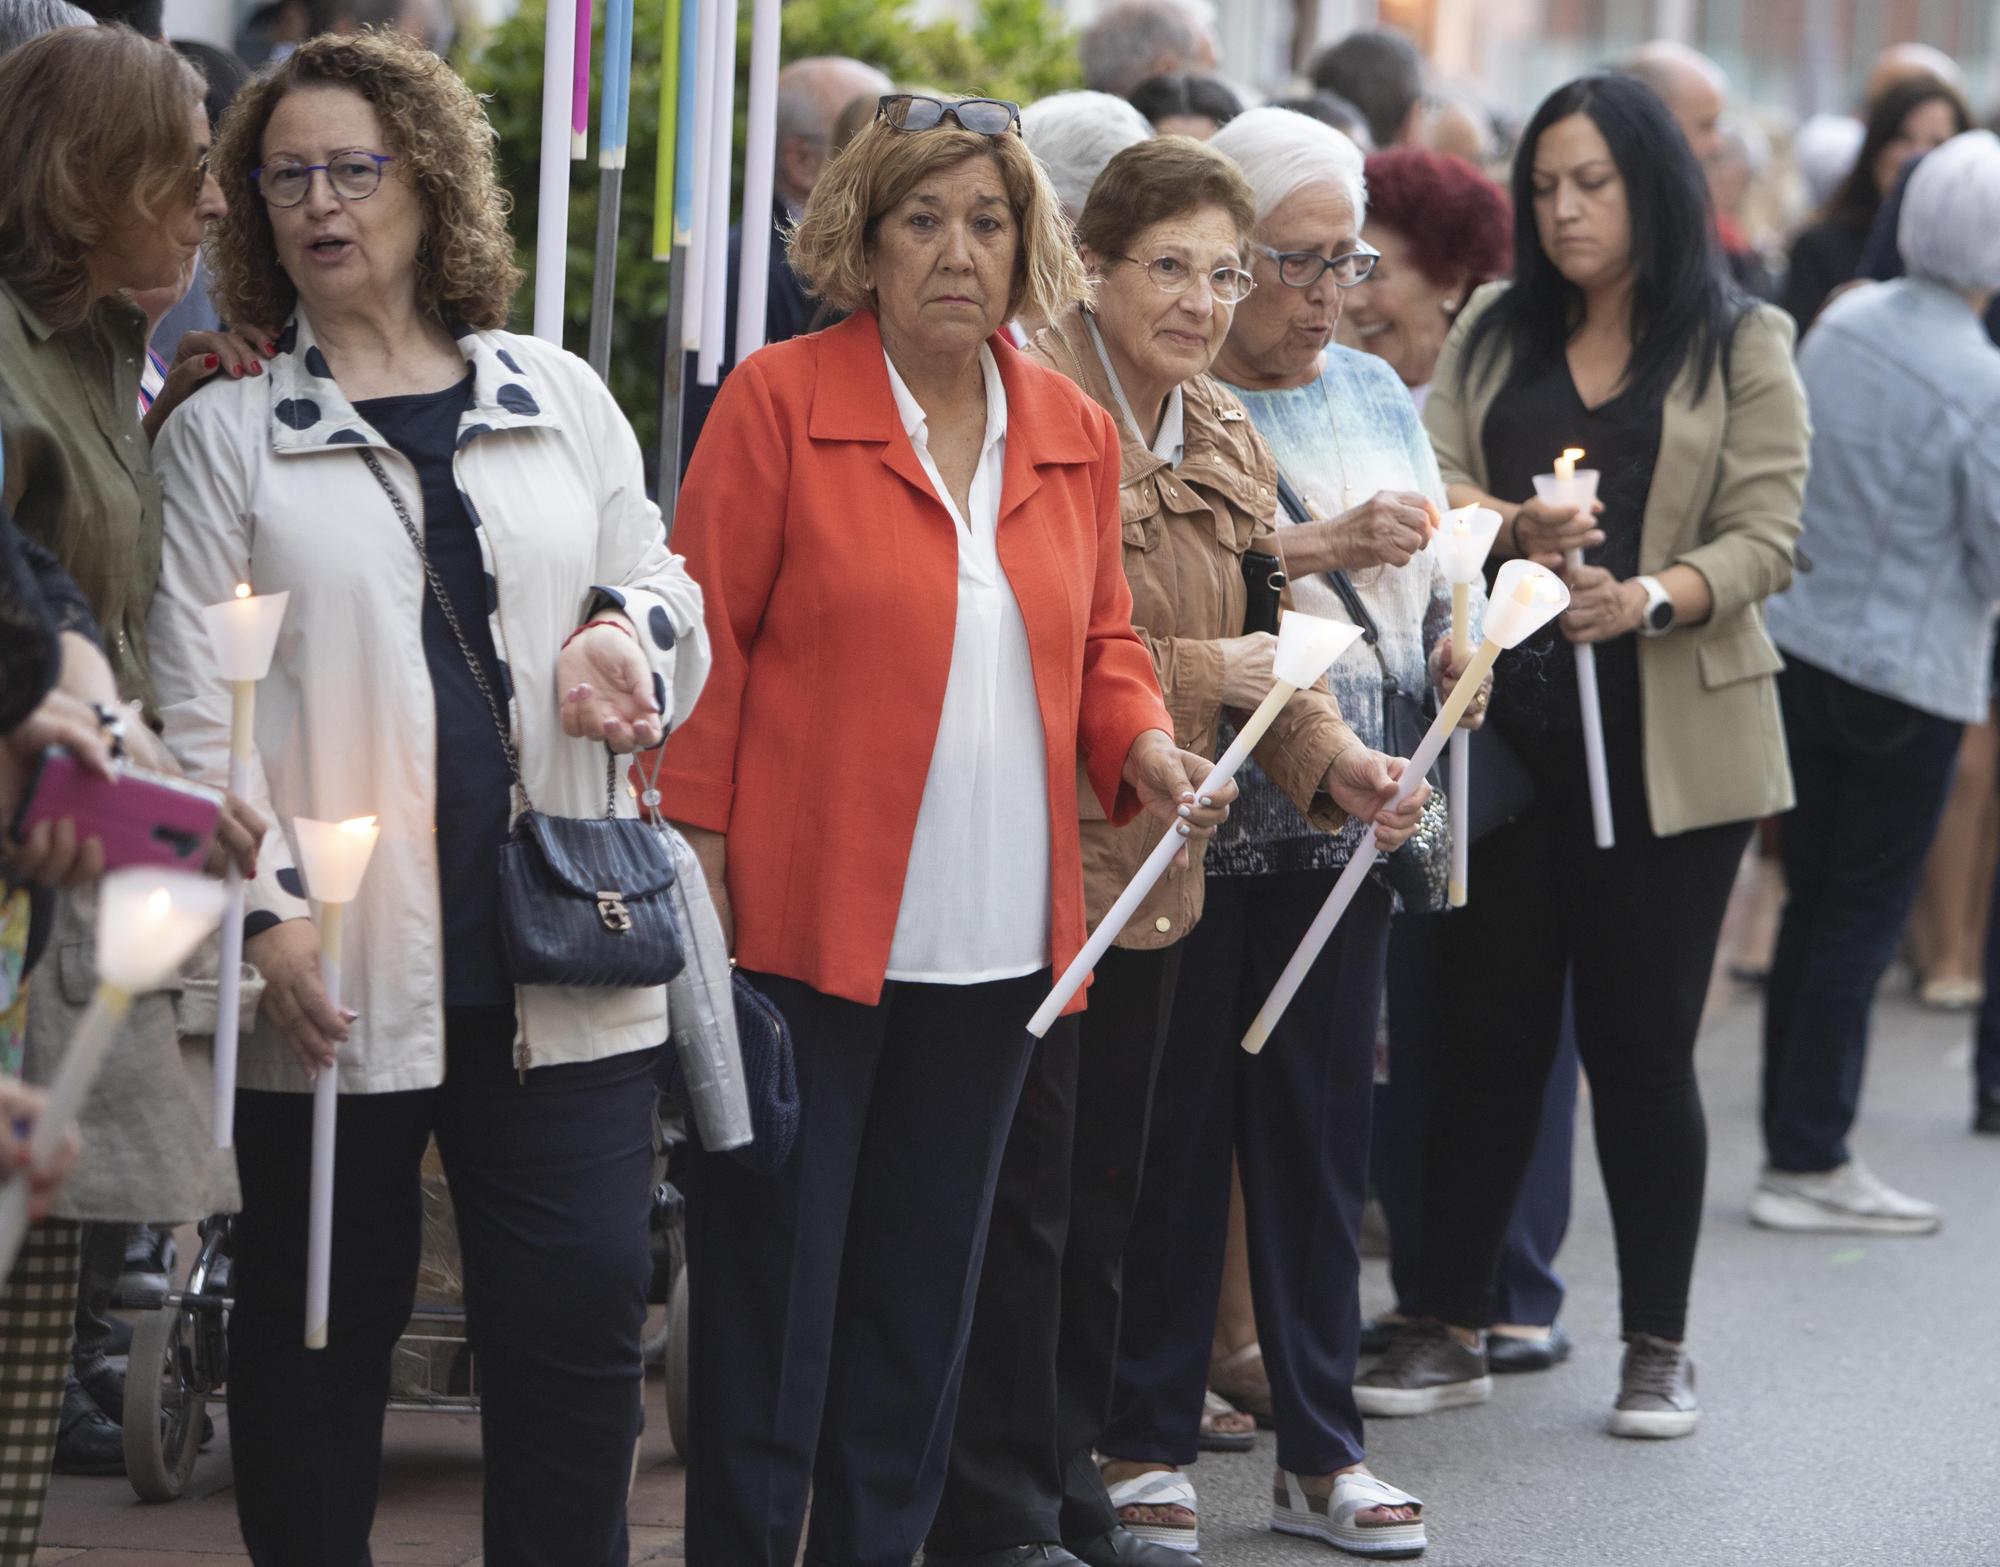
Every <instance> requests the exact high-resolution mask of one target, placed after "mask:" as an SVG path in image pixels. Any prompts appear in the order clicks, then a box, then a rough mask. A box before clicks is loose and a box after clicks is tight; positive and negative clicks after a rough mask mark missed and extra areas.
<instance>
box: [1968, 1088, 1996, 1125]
mask: <svg viewBox="0 0 2000 1567" xmlns="http://www.w3.org/2000/svg"><path fill="white" fill-rule="evenodd" d="M1972 1129H1973V1130H1974V1131H1975V1132H1986V1133H1988V1134H1991V1133H1995V1132H2000V1094H1981V1095H1980V1096H1979V1099H1978V1102H1977V1103H1976V1104H1975V1105H1974V1106H1973V1109H1972Z"/></svg>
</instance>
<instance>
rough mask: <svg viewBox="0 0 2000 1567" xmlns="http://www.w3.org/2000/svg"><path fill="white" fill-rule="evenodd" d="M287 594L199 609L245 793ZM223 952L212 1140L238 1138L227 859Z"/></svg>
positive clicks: (233, 927) (232, 779) (236, 1012)
mask: <svg viewBox="0 0 2000 1567" xmlns="http://www.w3.org/2000/svg"><path fill="white" fill-rule="evenodd" d="M290 600H291V594H289V593H265V594H253V593H252V592H251V591H250V584H249V583H247V582H239V583H238V584H237V585H236V596H235V597H234V598H230V599H225V600H224V601H223V602H222V603H220V604H210V605H208V606H207V607H206V608H204V609H203V610H202V612H201V619H202V624H203V625H204V626H205V627H206V628H207V630H208V643H209V647H210V648H211V649H212V650H213V651H214V653H215V665H216V669H217V670H218V671H219V672H220V674H221V675H222V678H223V680H224V681H226V682H227V683H228V685H229V689H230V695H231V697H232V699H233V700H232V704H231V712H230V721H229V789H230V792H231V793H232V794H235V795H237V796H238V797H243V796H247V795H248V794H249V793H250V757H251V753H252V751H253V750H254V749H255V747H256V720H257V682H258V681H260V680H262V679H263V678H264V676H265V675H267V674H269V673H270V671H271V654H272V652H273V651H274V650H275V649H276V648H277V645H278V628H279V626H280V625H281V624H283V622H284V618H285V605H286V604H287V603H288V602H290ZM224 889H225V891H226V893H227V897H228V902H227V903H226V905H225V906H224V908H223V911H222V954H221V957H220V959H219V961H218V965H217V968H216V974H215V1045H214V1055H215V1105H214V1126H215V1146H216V1147H218V1148H228V1147H231V1146H233V1145H234V1144H235V1141H236V1045H237V1028H238V1024H239V1022H240V1020H241V1014H242V990H243V872H242V870H241V869H240V868H239V867H238V866H237V865H236V864H235V862H234V861H232V862H231V863H230V866H229V875H228V879H227V880H226V881H225V883H224Z"/></svg>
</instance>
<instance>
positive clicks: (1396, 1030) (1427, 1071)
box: [1371, 914, 1578, 1327]
mask: <svg viewBox="0 0 2000 1567" xmlns="http://www.w3.org/2000/svg"><path fill="white" fill-rule="evenodd" d="M1449 918H1450V916H1449V915H1446V914H1432V915H1422V914H1402V915H1398V916H1397V917H1396V920H1395V922H1394V923H1393V924H1392V925H1391V927H1390V930H1389V1081H1388V1082H1387V1083H1385V1084H1383V1085H1382V1086H1381V1087H1380V1088H1379V1089H1378V1090H1377V1093H1376V1101H1375V1142H1374V1150H1373V1153H1372V1155H1371V1159H1372V1163H1373V1173H1374V1178H1375V1194H1376V1196H1377V1197H1379V1198H1380V1199H1381V1202H1382V1211H1383V1213H1384V1215H1385V1216H1386V1217H1387V1218H1388V1221H1389V1281H1390V1283H1391V1284H1392V1285H1394V1286H1395V1290H1396V1310H1397V1311H1398V1312H1399V1313H1401V1314H1402V1315H1404V1316H1409V1315H1412V1314H1413V1313H1414V1312H1415V1311H1416V1303H1417V1299H1418V1296H1419V1294H1420V1293H1421V1284H1420V1280H1421V1278H1422V1272H1421V1267H1422V1257H1423V1212H1424V1136H1425V1131H1424V1128H1425V1124H1426V1122H1425V1117H1426V1114H1427V1111H1426V1109H1425V1105H1426V1103H1427V1102H1428V1095H1429V1092H1430V1080H1431V1078H1432V1076H1433V1075H1434V1074H1435V1073H1437V1072H1438V1071H1439V1070H1441V1067H1440V1063H1441V1061H1442V1060H1443V1050H1444V1040H1443V1034H1442V1029H1443V1024H1442V1021H1441V1017H1440V1011H1439V1007H1438V998H1439V995H1440V993H1441V988H1442V986H1443V985H1444V983H1445V981H1444V980H1443V979H1442V977H1441V974H1440V970H1439V967H1438V960H1437V951H1438V935H1439V928H1440V926H1439V922H1440V921H1442V920H1445V919H1449ZM1577 1075H1578V1067H1577V1059H1576V1015H1575V1008H1574V1006H1572V1005H1571V1004H1570V1003H1569V1001H1568V1000H1567V998H1565V1001H1564V1004H1563V1026H1562V1038H1561V1041H1560V1042H1559V1044H1558V1046H1557V1049H1556V1059H1555V1064H1554V1065H1553V1066H1552V1067H1551V1068H1550V1069H1549V1081H1548V1086H1547V1088H1545V1089H1544V1090H1543V1093H1542V1105H1541V1120H1540V1124H1539V1129H1538V1130H1537V1132H1536V1134H1535V1151H1534V1153H1533V1154H1532V1155H1531V1156H1530V1158H1529V1160H1528V1173H1527V1175H1526V1176H1525V1177H1524V1178H1523V1179H1522V1181H1521V1195H1520V1196H1519V1197H1517V1198H1516V1199H1515V1200H1514V1212H1513V1214H1512V1215H1511V1216H1510V1217H1509V1219H1508V1221H1507V1236H1506V1239H1505V1240H1504V1241H1503V1242H1502V1243H1501V1248H1500V1271H1499V1274H1498V1275H1497V1276H1496V1278H1495V1280H1494V1286H1493V1317H1492V1320H1493V1322H1511V1323H1516V1324H1519V1325H1521V1326H1524V1327H1547V1326H1549V1325H1550V1324H1552V1323H1553V1322H1554V1321H1555V1320H1556V1318H1557V1317H1559V1316H1560V1315H1561V1314H1562V1305H1563V1281H1562V1277H1561V1275H1560V1274H1558V1273H1557V1272H1556V1254H1557V1253H1558V1252H1559V1251H1561V1250H1562V1243H1563V1238H1564V1237H1565V1236H1566V1235H1568V1233H1569V1209H1570V1184H1571V1176H1572V1173H1573V1171H1574V1168H1575V1163H1576V1093H1577ZM1482 1325H1483V1326H1490V1325H1491V1324H1482Z"/></svg>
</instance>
